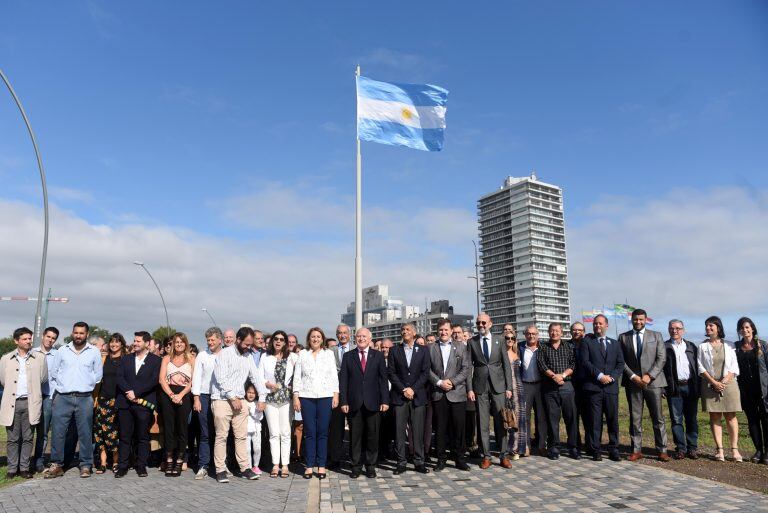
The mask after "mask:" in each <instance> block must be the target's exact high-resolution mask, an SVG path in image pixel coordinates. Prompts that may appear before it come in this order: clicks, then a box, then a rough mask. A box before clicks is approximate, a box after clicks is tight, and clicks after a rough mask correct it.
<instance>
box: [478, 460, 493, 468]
mask: <svg viewBox="0 0 768 513" xmlns="http://www.w3.org/2000/svg"><path fill="white" fill-rule="evenodd" d="M490 466H491V458H483V461H481V462H480V468H481V469H483V470H485V469H487V468H488V467H490Z"/></svg>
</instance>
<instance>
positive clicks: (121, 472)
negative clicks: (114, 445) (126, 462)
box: [115, 468, 128, 479]
mask: <svg viewBox="0 0 768 513" xmlns="http://www.w3.org/2000/svg"><path fill="white" fill-rule="evenodd" d="M126 474H128V470H127V469H124V468H119V469H117V472H115V478H117V479H120V478H121V477H125V476H126Z"/></svg>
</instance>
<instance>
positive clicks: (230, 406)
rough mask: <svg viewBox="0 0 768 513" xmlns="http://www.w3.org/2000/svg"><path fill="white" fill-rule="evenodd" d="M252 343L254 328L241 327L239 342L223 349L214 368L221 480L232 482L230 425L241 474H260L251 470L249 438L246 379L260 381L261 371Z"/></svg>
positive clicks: (217, 458)
mask: <svg viewBox="0 0 768 513" xmlns="http://www.w3.org/2000/svg"><path fill="white" fill-rule="evenodd" d="M252 345H253V329H251V328H248V327H242V328H240V329H239V330H238V331H237V334H236V336H235V343H234V344H233V345H231V346H229V347H226V348H224V349H222V350H221V351H220V352H219V354H218V356H217V357H216V363H215V365H214V368H213V377H212V378H211V411H212V412H213V423H214V427H215V430H216V441H215V443H214V446H213V463H214V465H215V466H216V480H217V481H218V482H219V483H228V482H229V477H228V476H227V466H226V456H227V436H228V435H229V429H230V427H231V428H232V432H233V434H234V438H235V457H236V459H237V464H238V466H239V467H240V477H242V478H244V479H250V480H254V479H258V478H259V477H258V476H257V475H256V473H255V472H254V471H253V470H251V458H250V456H249V454H248V444H247V442H246V436H247V434H248V433H247V432H248V408H247V406H246V404H245V382H246V381H247V380H249V379H250V380H251V383H254V384H257V381H258V371H257V368H256V366H255V365H254V364H253V358H252V356H251V351H250V350H251V346H252ZM257 389H258V385H257Z"/></svg>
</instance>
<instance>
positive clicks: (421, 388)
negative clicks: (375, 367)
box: [387, 343, 434, 406]
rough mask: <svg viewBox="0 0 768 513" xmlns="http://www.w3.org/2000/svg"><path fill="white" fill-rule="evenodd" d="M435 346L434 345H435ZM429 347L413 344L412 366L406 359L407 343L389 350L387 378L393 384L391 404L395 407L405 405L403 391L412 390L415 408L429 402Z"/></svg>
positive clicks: (390, 394)
mask: <svg viewBox="0 0 768 513" xmlns="http://www.w3.org/2000/svg"><path fill="white" fill-rule="evenodd" d="M433 345H434V344H433ZM429 367H430V359H429V347H427V346H420V345H418V344H413V354H412V355H411V365H408V360H407V359H406V358H405V343H402V344H397V345H396V346H394V347H393V348H392V349H390V350H389V367H387V376H388V377H389V382H390V383H392V389H391V390H390V391H389V397H390V403H391V404H392V405H394V406H400V405H402V404H405V402H406V399H405V397H404V396H403V390H404V389H406V388H409V387H410V388H412V389H413V392H414V396H413V404H414V406H424V405H425V404H427V401H429V390H428V386H429Z"/></svg>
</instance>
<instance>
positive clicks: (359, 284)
mask: <svg viewBox="0 0 768 513" xmlns="http://www.w3.org/2000/svg"><path fill="white" fill-rule="evenodd" d="M355 76H356V77H359V76H360V65H359V64H358V66H357V71H356V72H355ZM355 82H357V78H355ZM362 167H363V166H362V158H361V157H360V135H359V134H358V135H357V201H356V203H357V204H356V206H355V329H356V330H357V329H360V328H362V327H363V249H362V248H363V208H362V200H363V186H362V179H363V171H362Z"/></svg>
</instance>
